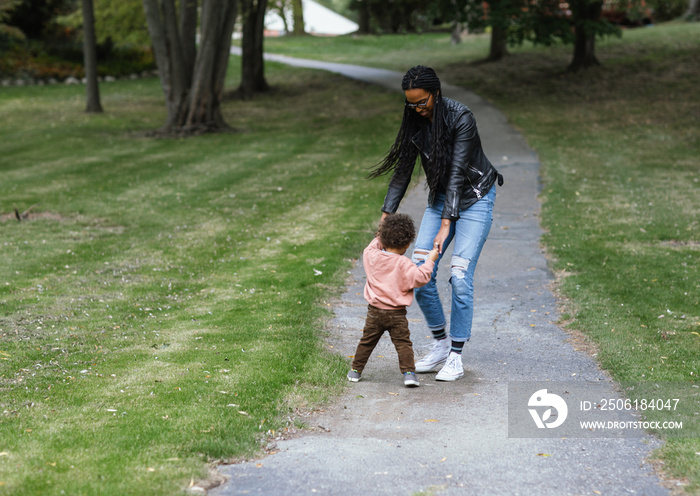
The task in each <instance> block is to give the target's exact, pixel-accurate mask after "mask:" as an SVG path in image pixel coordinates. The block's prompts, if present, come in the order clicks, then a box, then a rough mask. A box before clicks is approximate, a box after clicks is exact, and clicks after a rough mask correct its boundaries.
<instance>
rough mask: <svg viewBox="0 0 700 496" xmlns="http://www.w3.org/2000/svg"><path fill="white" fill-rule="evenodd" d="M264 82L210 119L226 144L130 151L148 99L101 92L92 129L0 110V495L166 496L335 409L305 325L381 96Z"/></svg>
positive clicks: (277, 73)
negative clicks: (307, 415)
mask: <svg viewBox="0 0 700 496" xmlns="http://www.w3.org/2000/svg"><path fill="white" fill-rule="evenodd" d="M232 72H233V74H232V76H231V79H232V81H235V80H236V77H237V76H236V70H235V68H233V71H232ZM268 77H269V80H270V82H271V83H272V84H273V85H274V86H275V88H276V90H275V92H274V93H271V94H269V95H266V96H264V97H260V98H257V99H254V100H252V101H246V102H240V101H229V102H226V104H225V115H226V118H227V120H228V122H229V124H230V125H231V126H233V127H234V128H235V129H236V132H232V133H222V134H215V135H207V136H200V137H196V138H191V139H152V138H147V137H145V133H146V132H147V131H150V130H153V129H155V128H157V127H159V126H160V125H161V124H162V123H163V122H164V119H165V107H164V102H163V97H162V92H161V90H160V85H159V83H158V81H157V80H142V81H134V82H119V83H113V84H105V85H103V86H102V96H103V98H102V103H103V107H104V108H105V113H104V114H103V115H86V114H84V113H83V108H84V94H83V91H84V90H83V89H82V88H76V87H64V86H54V87H42V88H7V89H2V91H0V114H1V115H2V116H3V119H2V121H1V122H0V135H2V136H3V139H2V142H0V157H2V158H0V177H1V180H0V216H1V217H0V230H1V232H2V237H1V239H0V250H1V252H2V264H0V391H2V394H1V395H0V405H1V407H2V408H1V409H0V412H2V416H1V417H0V494H16V495H20V494H21V495H26V494H114V495H120V496H121V495H126V494H134V495H141V494H173V493H175V492H177V491H178V490H180V489H183V488H185V487H187V485H188V484H189V483H190V481H191V480H198V479H201V478H206V477H207V466H208V465H207V464H208V463H209V462H212V461H214V460H231V459H236V458H241V457H247V456H250V455H253V454H255V453H256V452H257V451H258V450H259V449H260V448H261V447H264V445H265V444H266V439H269V438H275V437H278V436H284V435H287V434H288V433H289V432H290V431H293V430H294V429H297V428H298V427H299V425H300V421H299V420H298V418H297V416H296V415H295V414H296V412H297V411H298V410H299V409H301V410H308V409H310V408H313V407H314V405H317V404H319V402H321V401H324V400H327V399H328V398H329V397H332V396H333V395H334V394H337V393H338V392H339V391H340V389H341V387H342V385H343V383H344V381H343V379H344V374H345V372H346V367H347V364H346V359H345V358H344V357H340V356H337V355H336V354H333V353H332V349H331V348H330V346H329V345H328V344H325V342H324V341H323V339H322V338H323V322H324V320H325V319H327V318H328V316H329V315H330V314H329V306H330V302H331V301H332V299H333V298H334V297H335V296H337V295H338V291H339V289H340V288H341V287H342V285H343V283H344V281H345V278H346V277H347V270H348V269H349V268H350V267H351V263H352V259H353V258H355V257H357V256H358V254H359V253H361V250H362V248H363V247H364V245H365V244H366V242H367V241H368V240H369V239H371V236H372V232H373V229H374V228H375V227H376V222H377V220H378V218H379V207H378V206H379V205H381V202H382V199H383V195H384V193H385V191H384V190H385V185H384V184H383V183H382V182H381V181H373V182H370V181H366V180H364V176H365V175H366V173H367V170H368V168H369V167H370V166H371V165H373V164H374V163H375V162H376V160H377V157H379V156H380V155H381V153H382V152H383V151H384V150H385V149H386V147H387V146H388V145H389V144H390V140H391V139H392V134H393V132H394V130H395V128H396V126H397V125H398V119H399V118H400V116H399V115H397V114H396V112H394V107H395V101H396V99H397V98H396V95H391V96H389V95H388V94H387V92H383V91H367V87H365V86H364V85H361V84H358V83H355V82H350V81H347V80H345V79H343V78H341V77H339V76H333V75H330V74H322V73H312V72H309V71H302V70H294V69H290V68H287V67H284V68H282V67H279V66H274V65H271V66H269V67H268ZM281 102H283V104H280V103H281ZM328 102H333V105H334V108H335V109H336V110H337V111H339V112H340V115H342V116H343V117H342V118H338V117H337V116H336V115H335V113H331V112H330V111H329V110H328ZM35 204H37V205H36V206H34V207H33V208H31V209H30V207H32V206H33V205H35ZM15 208H17V209H18V210H19V211H20V212H24V211H25V210H27V209H30V210H29V212H28V215H29V217H28V218H27V219H26V220H23V221H22V222H18V221H17V220H16V219H15V215H14V213H13V211H14V209H15ZM64 491H65V493H64Z"/></svg>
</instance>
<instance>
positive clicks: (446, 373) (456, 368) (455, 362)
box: [435, 353, 464, 381]
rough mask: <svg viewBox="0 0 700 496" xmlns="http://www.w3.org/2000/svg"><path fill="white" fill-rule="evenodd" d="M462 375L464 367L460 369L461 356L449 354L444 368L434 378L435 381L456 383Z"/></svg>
mask: <svg viewBox="0 0 700 496" xmlns="http://www.w3.org/2000/svg"><path fill="white" fill-rule="evenodd" d="M463 375H464V367H462V355H460V354H459V353H450V356H449V357H447V362H445V366H444V367H442V369H441V370H440V372H438V374H437V375H436V376H435V380H436V381H456V380H457V379H459V378H460V377H462V376H463Z"/></svg>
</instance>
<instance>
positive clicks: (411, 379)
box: [403, 372, 420, 387]
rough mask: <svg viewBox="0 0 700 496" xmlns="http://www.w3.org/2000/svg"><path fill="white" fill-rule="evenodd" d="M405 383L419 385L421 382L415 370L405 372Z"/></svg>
mask: <svg viewBox="0 0 700 496" xmlns="http://www.w3.org/2000/svg"><path fill="white" fill-rule="evenodd" d="M403 383H404V386H406V387H418V386H420V382H418V377H416V373H415V372H404V374H403Z"/></svg>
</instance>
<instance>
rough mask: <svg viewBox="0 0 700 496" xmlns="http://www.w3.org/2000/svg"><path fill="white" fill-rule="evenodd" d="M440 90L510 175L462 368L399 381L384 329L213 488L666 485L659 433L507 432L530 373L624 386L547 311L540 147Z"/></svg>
mask: <svg viewBox="0 0 700 496" xmlns="http://www.w3.org/2000/svg"><path fill="white" fill-rule="evenodd" d="M269 58H270V59H274V60H276V61H280V62H284V63H290V64H293V65H297V66H304V67H313V68H318V69H325V70H330V71H333V72H337V73H341V74H344V75H346V76H349V77H352V78H357V79H361V80H363V81H370V82H373V83H376V84H380V85H383V86H387V87H389V88H392V89H395V90H397V91H400V81H401V76H402V74H399V73H396V72H392V71H386V70H379V69H369V68H364V67H357V66H348V65H343V64H324V63H321V62H317V61H305V60H297V59H290V58H287V57H278V56H274V57H273V56H270V57H269ZM443 91H444V93H445V95H446V96H449V97H452V98H454V99H456V100H459V101H461V102H464V103H466V104H467V105H469V107H470V108H471V109H472V111H473V112H474V114H475V116H476V118H477V123H478V126H479V130H480V134H481V137H482V140H483V142H484V146H485V149H486V153H487V155H488V156H489V158H490V159H491V161H492V162H493V163H494V165H495V166H496V167H497V168H498V170H499V171H500V172H501V173H502V174H503V175H504V176H505V185H504V186H503V187H501V188H499V189H498V194H497V199H496V209H495V214H494V224H493V227H492V229H491V234H490V235H489V238H488V241H487V243H486V245H485V247H484V251H483V253H482V256H481V259H480V261H479V265H478V267H477V271H476V281H475V291H476V296H475V318H474V331H473V335H472V339H471V341H470V342H469V343H467V345H466V347H465V351H464V360H463V361H464V365H465V376H464V378H462V379H461V380H459V381H457V382H454V383H441V382H437V381H435V374H423V375H420V376H419V378H420V379H421V387H419V388H414V389H406V388H404V387H403V384H402V378H401V376H400V374H399V371H398V362H397V357H396V352H395V351H394V349H393V346H392V344H391V342H390V340H389V338H388V336H386V335H385V336H384V338H383V339H382V341H381V342H380V344H379V346H378V348H377V349H376V350H375V352H374V355H373V356H372V357H371V359H370V361H369V364H368V366H367V368H366V369H365V371H364V374H363V379H362V381H361V382H359V383H357V384H352V385H350V386H349V387H348V389H347V392H346V393H345V394H344V395H343V396H342V397H341V398H339V399H338V401H337V402H335V403H334V404H333V405H330V406H328V407H327V408H326V410H325V411H324V412H320V413H318V414H315V415H314V416H312V417H311V418H310V419H309V426H310V427H312V430H310V431H309V432H306V433H304V434H303V435H301V436H300V437H297V438H294V439H290V440H285V441H281V442H279V443H278V446H277V449H278V450H279V451H278V452H277V453H276V454H274V455H270V456H267V457H266V458H263V459H262V460H257V461H255V462H250V463H242V464H236V465H229V466H222V467H220V472H221V473H222V474H224V475H225V476H226V477H227V478H229V480H228V482H226V483H225V484H224V485H222V486H220V487H218V488H215V489H213V490H211V491H210V494H211V495H214V496H225V495H226V496H228V495H239V494H259V495H290V496H291V495H311V494H322V495H343V496H345V495H361V494H362V495H414V494H425V495H428V494H435V495H552V496H562V495H589V494H590V495H595V494H602V495H628V494H637V495H645V496H650V495H665V494H669V491H668V490H667V489H666V488H664V487H663V486H662V485H661V481H660V479H659V478H658V477H657V476H656V475H655V474H654V472H653V470H652V468H651V466H650V465H649V464H648V463H647V462H646V461H645V459H646V458H647V457H648V455H649V454H650V452H651V450H653V449H654V448H656V447H658V446H660V443H659V441H657V440H656V439H655V438H652V437H650V436H646V435H640V437H635V438H629V437H625V436H621V437H617V438H596V437H588V438H586V437H581V436H578V437H577V436H571V435H569V436H566V437H565V436H557V437H554V438H552V437H548V438H546V437H530V438H522V437H512V436H511V437H509V421H512V416H513V414H512V413H511V418H509V386H512V385H513V384H522V381H537V382H538V383H539V384H541V385H543V386H542V387H547V384H548V383H549V384H554V383H555V382H557V381H560V382H565V383H567V384H570V385H571V387H572V388H574V387H575V386H577V385H580V384H584V383H585V384H590V383H595V384H597V385H598V386H600V387H602V388H603V389H602V390H603V391H604V393H605V394H606V395H608V397H619V395H618V393H617V392H616V387H615V384H613V383H612V381H611V380H610V379H609V377H608V376H607V375H606V374H605V373H604V372H602V371H601V370H600V369H599V368H598V367H597V365H596V363H595V362H594V360H593V359H592V358H591V357H590V356H588V355H587V354H586V353H584V352H583V351H578V350H577V342H576V340H574V339H572V338H571V337H570V336H569V335H568V334H567V333H565V332H564V331H562V330H561V329H560V328H559V327H557V326H556V325H555V324H554V323H553V322H555V321H556V320H557V307H556V300H555V298H554V296H553V295H552V293H551V291H550V283H551V282H552V275H551V273H550V272H549V271H548V269H547V263H546V260H545V256H544V254H543V251H542V249H541V248H540V246H539V238H540V236H541V234H542V231H541V229H540V226H539V222H538V213H539V210H540V205H539V203H538V200H537V194H538V187H539V183H538V168H539V163H538V160H537V157H536V155H535V154H534V153H533V151H532V150H531V149H530V148H529V147H528V146H527V144H526V143H525V141H524V139H523V138H522V136H521V135H519V134H518V133H517V132H516V131H515V130H514V129H513V128H512V127H510V126H509V125H508V123H507V121H506V118H505V117H504V116H503V115H502V114H501V113H500V112H499V111H498V110H497V109H496V108H494V107H493V106H492V105H490V104H489V103H487V102H485V101H484V100H483V99H481V98H480V97H478V96H477V95H475V94H474V93H471V92H469V91H466V90H464V89H461V88H457V87H454V86H449V85H446V84H444V82H443ZM400 111H401V109H397V112H400ZM380 180H381V179H380ZM387 181H388V180H387ZM426 197H427V194H426V192H425V190H424V188H423V187H422V186H419V187H416V188H414V189H413V190H412V191H411V192H410V193H409V194H408V195H407V197H406V198H405V199H404V201H403V203H402V205H401V210H400V211H402V212H404V213H407V214H409V215H412V216H413V217H414V219H415V220H416V223H418V222H419V221H420V218H421V216H422V211H423V209H424V207H425V202H426ZM380 207H381V205H377V220H379V216H380V212H379V209H380ZM358 256H360V254H359V253H358ZM446 256H447V257H449V253H448V254H446ZM448 260H449V258H447V259H446V260H445V262H447V261H448ZM445 272H447V271H446V270H445V267H442V270H441V273H442V274H441V277H442V279H441V283H440V287H441V292H442V293H443V295H444V299H443V303H446V302H449V285H448V283H447V281H446V280H445ZM352 276H353V277H352V281H351V282H352V284H351V285H350V286H349V287H348V288H347V292H346V293H345V294H344V296H343V298H342V302H340V303H339V304H338V305H337V307H336V308H335V319H334V320H333V321H332V322H331V323H330V329H329V330H330V341H331V343H332V344H333V345H334V348H335V349H336V350H338V352H339V353H341V354H342V355H344V356H350V355H353V354H354V351H355V346H356V345H357V342H358V340H359V338H360V335H361V332H362V326H363V323H364V317H365V313H366V302H365V301H364V299H363V298H362V289H363V285H364V272H363V269H362V266H361V263H359V264H358V265H357V266H356V267H355V269H354V270H353V272H352ZM447 308H449V306H447ZM409 322H410V325H411V329H412V337H413V341H414V349H415V351H416V356H417V357H418V358H419V357H421V356H423V355H424V354H425V353H426V352H427V351H428V349H429V346H430V340H429V339H428V336H429V332H428V331H427V328H426V327H425V324H424V322H423V319H422V315H421V314H420V310H419V308H418V306H417V305H415V304H414V305H412V306H411V307H410V309H409ZM572 390H573V389H572ZM532 392H533V393H534V391H532ZM513 398H514V396H513V395H512V392H511V400H512V401H513ZM523 406H524V405H523ZM522 411H523V412H525V409H524V408H523V410H522ZM524 415H525V416H526V417H527V416H528V414H527V413H524ZM527 421H528V422H533V420H532V419H528V420H527ZM533 423H534V422H533ZM545 430H546V429H545Z"/></svg>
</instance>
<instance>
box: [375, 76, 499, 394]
mask: <svg viewBox="0 0 700 496" xmlns="http://www.w3.org/2000/svg"><path fill="white" fill-rule="evenodd" d="M401 89H403V91H404V93H405V94H406V103H405V108H404V113H403V120H402V122H401V128H400V129H399V133H398V135H397V137H396V141H395V142H394V144H393V145H392V147H391V149H390V150H389V153H388V154H387V156H386V158H385V159H384V160H383V161H382V162H381V163H380V164H379V165H378V166H377V167H376V168H375V169H374V170H373V171H372V173H371V174H370V175H369V177H370V178H374V177H377V176H380V175H383V174H386V173H388V172H390V171H391V172H393V175H392V178H391V181H390V183H389V190H388V193H387V195H386V198H385V199H384V206H383V207H382V219H381V220H384V218H385V217H386V216H387V215H389V214H392V213H394V212H396V210H397V209H398V207H399V203H400V202H401V199H402V198H403V196H404V194H405V193H406V189H407V188H408V184H409V182H410V181H411V175H412V173H413V169H414V166H415V163H416V158H417V157H418V155H419V154H420V158H421V163H422V165H423V170H424V171H425V176H426V182H427V186H428V189H429V196H428V206H427V207H426V209H425V213H424V215H423V220H422V222H421V226H420V230H419V232H418V236H417V238H416V243H415V249H414V252H413V261H414V262H415V263H417V264H419V265H421V264H423V263H424V262H425V260H426V258H427V256H428V253H429V252H430V250H431V249H432V248H433V247H437V248H438V250H439V252H440V259H441V258H442V254H443V253H444V250H445V249H446V248H447V247H448V246H449V245H450V243H451V242H452V241H453V240H454V241H455V246H454V250H453V256H452V268H451V276H452V277H451V278H450V284H451V285H452V312H451V322H450V331H449V335H448V334H447V332H446V326H447V321H446V319H445V314H444V312H443V310H442V303H441V302H440V297H439V295H438V291H437V287H436V275H437V270H438V265H439V262H440V259H438V261H437V263H436V264H435V268H434V270H433V275H432V279H431V280H430V282H429V283H428V284H426V285H425V286H423V287H422V288H418V289H416V290H415V299H416V301H417V302H418V305H419V306H420V308H421V310H422V311H423V315H424V316H425V319H426V321H427V323H428V328H429V329H430V331H431V332H432V334H433V338H434V342H433V347H432V350H431V352H430V353H429V354H428V355H427V356H426V357H425V358H423V359H421V360H419V361H418V362H416V372H430V371H433V370H438V369H439V372H438V374H437V376H436V379H437V380H441V381H455V380H457V379H459V378H460V377H462V376H463V375H464V368H463V366H462V348H463V347H464V343H465V342H467V341H469V338H470V337H471V329H472V316H473V301H474V286H473V280H474V269H475V268H476V263H477V260H478V259H479V254H480V253H481V248H482V247H483V246H484V242H485V241H486V236H488V233H489V230H490V229H491V222H492V220H493V219H492V217H493V205H494V200H495V199H496V187H495V186H494V183H496V182H498V184H499V186H500V185H502V184H503V176H501V175H500V174H499V173H498V171H496V169H495V168H494V167H493V165H491V162H489V160H488V158H486V155H484V151H483V149H482V147H481V139H480V138H479V133H478V131H477V128H476V121H475V119H474V115H473V114H472V113H471V111H470V110H469V108H468V107H467V106H466V105H463V104H461V103H459V102H457V101H454V100H451V99H449V98H445V97H443V96H442V94H441V91H440V79H439V78H438V77H437V74H435V71H433V70H432V69H431V68H429V67H424V66H420V65H419V66H416V67H413V68H411V69H410V70H409V71H408V72H407V73H406V75H405V76H404V77H403V81H402V82H401Z"/></svg>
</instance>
